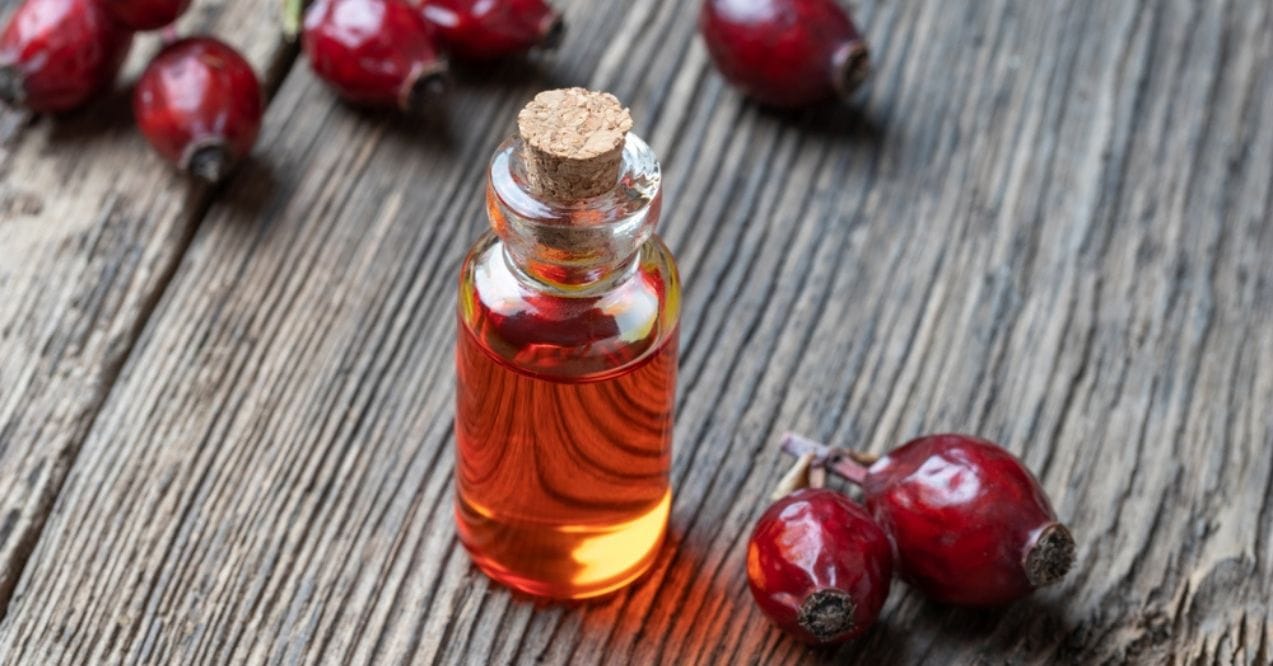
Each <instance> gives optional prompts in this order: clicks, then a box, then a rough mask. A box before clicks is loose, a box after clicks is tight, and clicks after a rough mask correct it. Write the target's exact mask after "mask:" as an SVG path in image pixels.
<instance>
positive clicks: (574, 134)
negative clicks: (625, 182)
mask: <svg viewBox="0 0 1273 666" xmlns="http://www.w3.org/2000/svg"><path fill="white" fill-rule="evenodd" d="M631 129H632V116H631V114H629V113H628V110H627V109H625V108H623V105H622V104H620V103H619V100H618V99H616V98H615V96H614V95H611V94H610V93H601V92H592V91H590V90H585V89H583V88H565V89H561V90H547V91H544V92H541V93H539V94H538V95H536V96H535V99H533V100H531V102H530V103H529V104H527V105H526V108H524V109H522V111H521V113H519V114H518V115H517V131H518V133H519V134H520V135H521V137H522V141H523V143H524V145H525V149H524V151H523V154H522V159H523V161H524V162H525V165H526V179H527V181H528V184H529V185H530V189H531V191H532V192H534V193H535V194H536V195H539V196H542V197H545V198H548V199H555V200H557V201H578V200H580V199H587V198H589V197H595V196H597V195H599V194H604V193H606V192H608V191H610V190H611V189H612V188H613V187H614V185H615V182H617V181H618V179H619V169H620V168H621V167H622V162H623V144H624V140H625V139H626V137H627V134H628V131H630V130H631Z"/></svg>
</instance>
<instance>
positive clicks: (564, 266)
mask: <svg viewBox="0 0 1273 666" xmlns="http://www.w3.org/2000/svg"><path fill="white" fill-rule="evenodd" d="M521 155H522V146H521V141H520V140H519V139H511V140H509V141H507V142H505V143H504V145H502V146H500V149H499V150H498V151H497V152H496V154H495V157H494V159H492V160H491V167H490V180H489V186H488V190H487V214H488V216H489V218H490V222H491V228H492V229H493V230H494V231H495V233H496V235H498V236H499V237H500V239H501V240H502V241H503V242H504V256H505V258H506V260H507V261H508V263H509V265H510V267H511V268H512V269H513V271H514V273H515V274H516V275H518V276H520V277H522V278H523V279H525V280H527V281H528V282H530V283H532V284H533V286H537V287H539V288H549V289H553V290H556V291H561V292H565V293H593V292H595V291H596V290H598V289H602V288H604V287H605V285H607V284H613V283H615V282H616V281H620V280H622V279H623V278H624V277H625V276H627V275H630V274H631V273H632V272H633V271H635V269H636V264H637V261H638V258H639V253H640V249H641V246H642V245H643V244H644V243H645V242H646V241H647V240H649V238H650V237H651V235H652V234H653V233H654V228H655V226H656V225H657V224H658V219H659V213H660V209H661V204H662V191H661V189H660V172H659V165H658V161H657V160H655V158H654V155H653V153H652V152H651V151H650V148H649V146H647V145H646V144H645V142H643V141H641V140H640V139H639V138H637V137H635V136H633V135H631V134H629V135H628V138H627V140H626V143H625V145H624V149H623V163H622V166H621V168H620V171H619V177H618V179H617V180H616V181H615V184H614V187H613V188H612V189H610V190H609V191H607V192H604V193H602V194H600V195H597V196H595V197H591V198H588V199H584V200H580V201H552V200H549V199H546V198H544V197H540V196H537V195H535V194H534V193H533V192H532V191H531V189H530V187H529V185H528V183H527V179H526V171H525V167H524V165H523V164H522V161H521Z"/></svg>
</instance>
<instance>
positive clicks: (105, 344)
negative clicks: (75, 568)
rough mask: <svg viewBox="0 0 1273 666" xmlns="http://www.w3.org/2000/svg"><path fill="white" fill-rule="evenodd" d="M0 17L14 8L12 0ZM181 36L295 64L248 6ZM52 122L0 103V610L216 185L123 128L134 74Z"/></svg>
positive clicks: (226, 5) (265, 68)
mask: <svg viewBox="0 0 1273 666" xmlns="http://www.w3.org/2000/svg"><path fill="white" fill-rule="evenodd" d="M3 4H4V5H5V7H4V9H5V11H4V12H3V14H4V16H6V17H7V16H8V14H9V11H8V9H9V8H10V7H12V6H15V5H16V2H11V1H7V0H6V2H4V3H3ZM180 29H181V31H182V32H183V33H191V32H196V31H203V30H207V31H209V32H212V33H216V34H219V35H221V36H222V37H223V38H225V39H226V41H228V42H229V43H231V44H234V45H235V46H238V47H240V48H242V49H243V51H244V53H245V55H246V56H247V57H248V58H249V60H250V61H251V62H252V63H253V64H254V65H255V66H256V67H257V68H258V71H260V72H261V73H262V75H263V76H265V77H266V79H267V84H269V86H270V87H272V86H273V85H275V81H274V80H276V79H277V78H278V77H279V75H280V74H281V71H279V70H278V67H279V65H280V64H281V63H283V62H285V61H287V60H289V59H290V51H291V50H290V48H288V47H285V46H284V45H283V44H282V42H281V40H280V39H278V38H276V37H275V33H276V32H277V31H276V29H275V27H274V21H273V20H272V18H271V17H269V15H268V14H267V13H265V12H263V11H262V9H261V8H260V7H257V6H255V5H250V4H245V3H236V2H226V1H224V0H199V2H197V3H196V4H195V6H194V7H193V8H192V9H191V11H190V13H189V14H188V15H187V16H186V17H185V18H184V19H183V20H182V22H181V26H180ZM158 46H159V43H158V39H157V38H155V37H153V36H152V37H144V38H139V39H138V41H137V43H136V44H135V45H134V50H133V53H132V55H131V59H130V61H129V63H128V65H127V66H126V70H125V75H124V77H123V79H124V81H125V83H122V84H121V86H120V89H119V90H118V91H117V92H116V93H115V94H113V95H112V96H110V97H109V98H108V99H105V100H103V101H101V102H99V103H96V104H93V105H91V106H90V107H88V108H86V109H83V110H81V111H78V112H75V113H73V114H69V115H66V116H64V117H59V118H32V117H30V116H29V115H28V114H24V113H21V112H18V111H15V110H13V109H8V108H3V107H0V238H2V239H3V240H0V617H3V616H4V614H5V608H6V606H7V604H8V600H9V595H10V592H11V591H12V589H13V586H14V585H15V584H16V582H17V578H18V574H19V573H20V571H21V569H22V564H23V562H25V560H26V557H27V555H28V554H29V552H30V550H31V548H32V547H33V546H34V544H35V541H36V539H37V538H38V536H39V533H40V529H41V527H42V526H43V524H44V520H45V518H46V517H47V514H48V512H49V510H50V509H51V507H52V503H53V500H54V498H55V497H56V496H57V493H58V491H59V489H60V488H61V485H62V482H63V480H64V479H65V477H66V473H67V470H68V469H69V468H70V466H71V465H72V463H73V462H74V459H75V456H76V453H77V451H78V450H79V446H80V444H81V443H82V441H83V439H84V437H85V435H86V434H87V433H88V431H89V429H90V427H91V426H92V422H93V419H94V418H95V416H96V414H97V410H98V408H99V407H100V405H101V404H102V401H103V400H104V399H105V398H106V395H107V393H108V392H109V390H110V387H111V385H112V384H113V383H114V380H115V377H116V375H117V374H118V372H119V368H120V366H121V365H122V363H123V362H124V359H125V358H126V356H127V354H128V352H129V350H130V349H131V348H132V345H133V342H134V341H135V340H136V338H137V336H138V334H139V333H140V331H141V328H142V325H143V324H144V323H145V321H146V318H147V316H148V315H149V312H150V311H151V310H152V309H153V306H154V303H155V301H156V299H157V298H158V296H159V294H160V293H161V292H162V291H163V288H164V286H165V285H166V284H167V281H168V279H169V277H170V276H171V274H172V271H173V268H174V267H175V266H176V262H177V260H178V259H179V258H180V257H181V254H182V253H183V251H184V249H185V247H186V245H187V244H188V242H189V239H190V235H191V233H192V231H193V229H194V226H195V224H196V223H197V221H198V220H199V219H200V218H201V217H202V215H203V212H204V210H205V209H206V207H207V203H208V201H209V200H210V198H211V195H212V192H211V191H210V190H208V189H207V188H203V187H198V186H194V185H192V184H190V183H187V182H185V181H184V180H183V179H182V178H181V177H179V176H178V175H176V174H174V173H172V172H171V171H170V170H169V169H168V167H167V166H165V165H164V164H162V163H161V162H160V160H159V159H158V158H157V157H155V156H153V155H152V154H151V152H150V150H149V148H148V147H147V146H146V145H145V141H144V140H143V139H142V138H141V136H140V135H139V134H138V133H137V132H136V130H135V129H134V127H133V123H132V112H131V106H130V97H129V94H128V91H127V86H128V84H127V83H126V82H129V81H131V80H133V79H135V78H136V76H137V74H139V73H140V71H141V69H142V68H143V67H144V66H145V62H146V61H147V59H148V58H149V57H150V56H151V55H153V54H154V53H155V51H156V50H157V49H158Z"/></svg>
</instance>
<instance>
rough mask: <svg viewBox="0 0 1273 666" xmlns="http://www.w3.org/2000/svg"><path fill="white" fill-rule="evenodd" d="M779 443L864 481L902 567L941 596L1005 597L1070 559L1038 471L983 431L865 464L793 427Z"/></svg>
mask: <svg viewBox="0 0 1273 666" xmlns="http://www.w3.org/2000/svg"><path fill="white" fill-rule="evenodd" d="M783 448H784V449H786V451H787V452H788V453H793V454H796V455H804V454H808V453H813V454H815V456H816V457H817V459H819V460H821V461H823V464H825V465H826V467H827V468H828V469H829V470H830V471H832V472H835V473H836V474H838V475H840V476H843V477H845V478H847V479H849V480H850V481H853V482H854V483H856V484H858V485H860V486H861V487H862V491H863V493H864V494H865V498H866V506H867V508H868V509H870V511H871V513H872V515H874V516H875V519H876V521H878V522H879V524H880V527H882V528H884V530H885V531H886V532H888V535H889V538H890V539H891V540H892V542H893V553H894V556H895V557H896V561H897V568H898V573H899V574H900V576H901V577H902V579H903V580H905V581H906V582H908V583H910V584H911V585H913V586H915V587H916V588H918V589H919V590H920V591H921V592H923V593H924V594H926V595H927V596H929V597H931V598H933V599H935V600H937V601H941V602H944V603H949V604H955V605H959V606H994V605H1000V604H1006V603H1009V602H1012V601H1015V600H1017V599H1020V598H1022V597H1024V596H1026V595H1028V594H1030V592H1032V591H1033V590H1035V589H1036V588H1039V587H1043V586H1045V585H1050V584H1052V583H1055V582H1057V581H1059V580H1061V579H1062V578H1063V577H1065V574H1066V573H1068V572H1069V570H1070V567H1071V566H1073V564H1074V548H1075V547H1074V537H1073V536H1071V534H1070V531H1069V530H1068V529H1067V528H1066V527H1065V526H1064V525H1062V524H1061V523H1060V522H1058V521H1057V518H1056V513H1055V512H1054V511H1053V510H1052V505H1051V503H1050V502H1049V501H1048V498H1047V495H1046V494H1044V492H1043V489H1042V488H1040V487H1039V482H1038V481H1037V480H1035V478H1034V475H1033V474H1031V473H1030V471H1029V470H1028V469H1026V468H1025V466H1024V465H1022V464H1021V461H1020V460H1017V458H1016V457H1015V456H1013V455H1012V454H1011V453H1008V452H1007V451H1005V450H1004V449H1002V448H1000V447H999V446H996V445H995V444H992V443H990V442H987V441H985V440H982V439H977V438H976V437H970V436H967V435H930V436H928V437H921V438H919V439H916V440H914V441H912V442H909V443H907V444H905V445H903V446H901V447H900V448H898V449H896V450H894V451H893V452H891V453H889V454H888V455H886V456H884V457H883V458H880V459H879V460H878V461H875V462H874V463H873V464H871V466H870V467H869V468H865V467H863V466H862V465H861V464H859V463H858V462H857V461H856V460H855V459H854V458H855V456H852V455H849V454H845V453H844V452H843V451H839V450H837V449H832V448H830V447H827V446H825V445H822V444H818V443H816V442H811V441H809V440H806V439H804V438H801V437H798V436H795V435H788V436H787V437H786V439H785V440H784V442H783Z"/></svg>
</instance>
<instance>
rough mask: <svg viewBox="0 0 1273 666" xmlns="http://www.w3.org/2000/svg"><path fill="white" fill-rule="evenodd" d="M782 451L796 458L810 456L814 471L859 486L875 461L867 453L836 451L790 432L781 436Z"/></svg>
mask: <svg viewBox="0 0 1273 666" xmlns="http://www.w3.org/2000/svg"><path fill="white" fill-rule="evenodd" d="M782 450H783V451H786V452H787V453H789V454H791V455H793V456H796V457H801V456H804V455H806V454H812V455H813V460H812V464H813V467H814V468H815V469H816V468H821V469H825V470H827V471H828V472H831V473H832V474H834V475H836V476H838V477H840V478H842V479H847V480H848V481H850V482H852V483H855V484H857V485H859V486H860V485H862V484H863V483H864V482H865V481H866V474H867V467H869V466H870V465H871V464H873V463H874V462H875V459H876V458H875V456H873V455H871V454H868V453H857V452H854V451H847V450H845V449H838V448H835V447H833V446H827V445H826V444H823V443H822V442H815V441H814V440H812V439H809V438H807V437H804V436H801V435H797V434H795V433H791V432H789V433H787V434H785V435H783V436H782Z"/></svg>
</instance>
